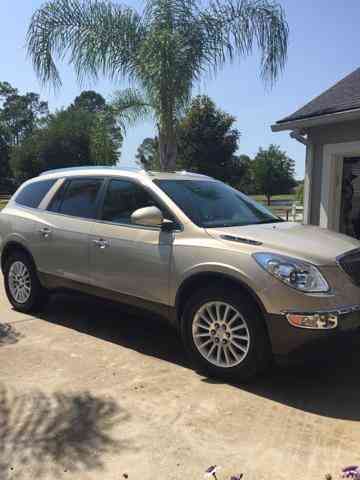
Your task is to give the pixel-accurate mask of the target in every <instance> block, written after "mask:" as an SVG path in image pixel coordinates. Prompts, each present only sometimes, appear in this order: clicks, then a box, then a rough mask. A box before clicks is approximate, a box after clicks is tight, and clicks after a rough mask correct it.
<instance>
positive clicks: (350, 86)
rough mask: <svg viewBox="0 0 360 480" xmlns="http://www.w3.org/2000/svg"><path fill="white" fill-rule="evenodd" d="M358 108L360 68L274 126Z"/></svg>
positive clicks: (359, 101) (359, 103) (359, 99)
mask: <svg viewBox="0 0 360 480" xmlns="http://www.w3.org/2000/svg"><path fill="white" fill-rule="evenodd" d="M359 108H360V68H358V69H357V70H355V71H354V72H352V73H350V74H349V75H347V76H346V77H345V78H343V79H342V80H340V81H339V82H338V83H336V84H335V85H334V86H333V87H331V88H329V89H328V90H326V91H325V92H324V93H322V94H321V95H319V96H318V97H316V98H314V99H313V100H311V101H310V102H309V103H307V104H306V105H305V106H303V107H302V108H300V109H299V110H297V111H296V112H294V113H293V114H291V115H289V116H287V117H285V118H282V119H281V120H279V121H278V122H276V124H277V125H281V124H282V123H288V122H293V121H296V120H304V119H309V118H314V117H319V116H321V115H329V114H333V113H339V112H347V111H351V110H355V109H359Z"/></svg>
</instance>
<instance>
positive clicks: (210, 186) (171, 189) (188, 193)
mask: <svg viewBox="0 0 360 480" xmlns="http://www.w3.org/2000/svg"><path fill="white" fill-rule="evenodd" d="M155 183H156V184H157V185H158V186H159V187H160V188H161V189H162V190H163V191H164V192H165V193H166V194H167V195H168V196H169V197H170V198H171V199H172V200H173V201H174V202H175V203H176V204H177V205H178V206H179V207H180V208H181V209H182V210H183V211H184V213H185V214H186V215H187V216H188V217H189V218H190V219H191V220H192V221H193V222H194V223H196V224H197V225H199V226H201V227H203V228H210V227H231V226H241V225H255V224H259V223H273V222H279V221H281V220H280V219H279V218H278V217H276V216H275V215H273V214H272V213H271V212H270V211H269V210H267V209H266V208H265V207H263V206H262V205H260V204H258V203H256V202H254V201H253V200H251V199H250V198H248V197H247V196H246V195H244V194H242V193H240V192H238V191H237V190H235V189H234V188H231V187H229V186H228V185H226V184H225V183H222V182H217V181H210V180H209V181H208V180H155Z"/></svg>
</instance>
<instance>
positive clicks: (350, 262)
mask: <svg viewBox="0 0 360 480" xmlns="http://www.w3.org/2000/svg"><path fill="white" fill-rule="evenodd" d="M338 262H339V265H340V266H341V268H342V269H343V270H344V272H346V273H347V274H348V275H349V277H350V278H351V280H352V281H353V282H354V283H355V284H356V285H359V286H360V249H358V250H353V251H351V252H349V253H346V254H345V255H342V256H341V257H340V258H339V259H338Z"/></svg>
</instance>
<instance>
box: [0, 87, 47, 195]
mask: <svg viewBox="0 0 360 480" xmlns="http://www.w3.org/2000/svg"><path fill="white" fill-rule="evenodd" d="M47 114H48V106H47V103H46V102H43V101H41V100H40V97H39V95H38V94H36V93H33V92H28V93H26V94H25V95H20V94H19V92H18V90H17V89H16V88H13V87H12V86H11V85H10V84H9V83H8V82H0V179H2V180H3V182H2V184H3V183H4V182H5V179H9V177H11V169H10V155H11V151H12V149H13V148H14V147H15V146H17V145H19V144H20V143H21V142H22V141H24V140H25V139H26V138H27V137H28V136H29V135H31V133H32V132H33V131H34V129H36V128H37V127H38V125H39V124H40V122H41V121H42V119H43V118H44V117H45V116H46V115H47ZM0 188H2V187H1V186H0Z"/></svg>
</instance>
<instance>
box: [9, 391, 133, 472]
mask: <svg viewBox="0 0 360 480" xmlns="http://www.w3.org/2000/svg"><path fill="white" fill-rule="evenodd" d="M128 418H129V415H128V414H127V413H126V412H125V411H123V410H122V409H120V407H119V405H118V404H117V402H115V401H114V400H112V399H109V398H107V397H99V396H94V395H92V394H91V393H89V392H86V391H85V392H78V393H64V392H55V393H52V394H46V393H43V392H41V391H39V390H37V391H33V392H30V393H16V392H13V391H11V390H9V389H7V388H6V387H5V386H4V385H0V445H1V448H0V478H1V479H2V480H7V479H10V478H11V479H12V478H17V479H23V478H24V479H28V478H39V479H40V478H42V477H48V475H49V474H51V475H53V476H54V478H61V477H62V476H63V475H66V474H68V472H69V473H80V472H82V471H91V470H102V469H103V468H104V463H103V460H102V458H103V456H104V455H106V454H109V453H110V454H111V453H113V454H120V453H121V452H122V451H123V450H124V449H131V448H134V447H133V446H132V445H131V442H129V441H128V440H124V439H119V438H116V437H114V435H113V430H114V428H115V427H116V426H117V425H118V424H120V423H123V422H125V421H127V420H128Z"/></svg>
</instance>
